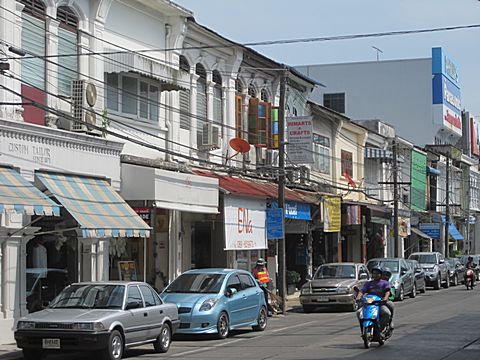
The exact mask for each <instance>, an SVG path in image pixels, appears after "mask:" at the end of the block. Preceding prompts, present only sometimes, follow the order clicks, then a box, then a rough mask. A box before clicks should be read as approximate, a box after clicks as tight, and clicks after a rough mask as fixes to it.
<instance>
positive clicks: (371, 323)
mask: <svg viewBox="0 0 480 360" xmlns="http://www.w3.org/2000/svg"><path fill="white" fill-rule="evenodd" d="M362 303H363V307H362V309H361V310H360V312H359V315H360V323H361V328H362V339H363V345H364V346H365V349H368V348H369V347H370V345H371V343H372V342H378V344H379V345H380V346H382V345H383V344H384V343H385V341H386V340H387V339H389V338H390V337H391V336H392V333H393V329H392V328H391V327H390V324H387V325H386V326H385V329H383V330H381V329H380V307H381V306H382V299H381V298H380V297H378V296H376V295H366V296H363V297H362Z"/></svg>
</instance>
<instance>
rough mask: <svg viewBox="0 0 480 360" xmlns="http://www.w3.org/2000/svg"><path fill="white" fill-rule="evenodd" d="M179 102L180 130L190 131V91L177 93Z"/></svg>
mask: <svg viewBox="0 0 480 360" xmlns="http://www.w3.org/2000/svg"><path fill="white" fill-rule="evenodd" d="M179 101H180V129H185V130H190V90H182V91H180V93H179Z"/></svg>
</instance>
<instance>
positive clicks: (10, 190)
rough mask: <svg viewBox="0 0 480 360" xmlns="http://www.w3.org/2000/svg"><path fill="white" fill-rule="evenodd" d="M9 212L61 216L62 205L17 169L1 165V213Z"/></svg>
mask: <svg viewBox="0 0 480 360" xmlns="http://www.w3.org/2000/svg"><path fill="white" fill-rule="evenodd" d="M8 212H16V213H19V214H22V213H25V214H27V215H48V216H52V215H53V216H60V206H59V205H57V204H55V202H53V201H52V200H50V199H49V198H48V197H47V196H45V194H43V193H42V192H41V191H40V190H38V189H37V188H36V187H35V186H34V185H33V184H31V183H30V182H28V181H27V180H26V179H24V178H23V177H22V175H20V174H19V173H18V172H17V171H16V170H15V169H13V168H8V167H0V214H3V213H8Z"/></svg>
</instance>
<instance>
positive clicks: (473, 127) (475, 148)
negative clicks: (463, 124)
mask: <svg viewBox="0 0 480 360" xmlns="http://www.w3.org/2000/svg"><path fill="white" fill-rule="evenodd" d="M478 125H479V123H478V121H477V119H475V118H474V117H471V118H470V146H471V149H472V154H473V155H476V156H477V157H480V138H479V136H480V134H479V127H478Z"/></svg>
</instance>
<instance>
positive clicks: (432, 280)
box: [409, 252, 450, 290]
mask: <svg viewBox="0 0 480 360" xmlns="http://www.w3.org/2000/svg"><path fill="white" fill-rule="evenodd" d="M409 259H412V260H417V261H418V262H419V263H420V265H421V266H422V268H423V270H424V271H425V280H426V281H427V286H433V288H434V289H436V290H438V289H440V286H442V284H443V287H444V288H448V287H449V286H450V279H449V275H448V268H447V264H446V262H445V258H444V257H443V255H442V254H441V253H439V252H417V253H413V254H411V255H410V256H409Z"/></svg>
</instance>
